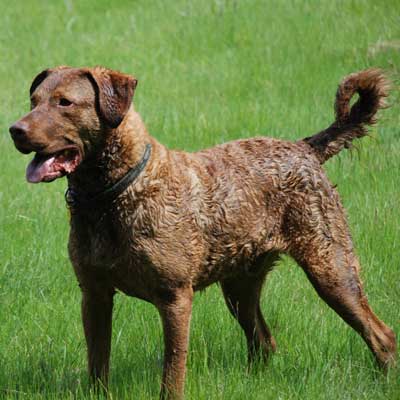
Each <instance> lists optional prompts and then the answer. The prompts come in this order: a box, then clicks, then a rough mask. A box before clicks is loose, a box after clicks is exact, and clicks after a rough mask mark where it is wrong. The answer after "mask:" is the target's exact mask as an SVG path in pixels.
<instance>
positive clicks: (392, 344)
mask: <svg viewBox="0 0 400 400" xmlns="http://www.w3.org/2000/svg"><path fill="white" fill-rule="evenodd" d="M310 237H311V240H310ZM298 240H299V241H298V242H297V245H296V251H295V252H294V253H295V254H292V255H293V256H294V258H295V259H296V261H297V262H298V263H299V264H300V265H301V266H302V268H303V269H304V271H305V273H306V274H307V276H308V278H309V280H310V281H311V283H312V285H313V286H314V288H315V289H316V291H317V292H318V294H319V296H320V297H321V298H322V299H323V300H324V301H325V302H326V303H327V304H328V305H329V306H330V307H331V308H333V309H334V310H335V311H336V312H337V313H338V314H339V315H340V316H341V318H342V319H343V320H344V321H345V322H346V323H348V324H349V325H350V326H351V327H352V328H353V329H354V330H355V331H356V332H358V333H359V334H360V335H361V336H362V338H363V339H364V341H365V342H366V343H367V345H368V347H369V348H370V349H371V351H372V353H373V354H374V356H375V358H376V360H377V362H378V364H379V365H380V366H381V367H384V368H385V367H387V366H389V365H390V364H394V362H395V353H396V339H395V335H394V333H393V331H392V330H391V329H390V328H388V327H387V326H386V325H385V324H384V323H383V322H382V321H381V320H379V319H378V317H377V316H376V315H375V314H374V312H373V311H372V309H371V307H370V305H369V304H368V300H367V298H366V296H365V294H364V291H363V287H362V283H361V280H360V278H359V275H358V272H359V263H358V260H357V257H356V256H355V255H354V251H353V248H352V243H351V239H350V237H349V236H348V235H347V234H341V235H335V240H333V239H327V237H326V236H325V235H321V234H318V233H316V232H314V235H304V236H302V237H300V238H299V239H298ZM299 242H300V243H299Z"/></svg>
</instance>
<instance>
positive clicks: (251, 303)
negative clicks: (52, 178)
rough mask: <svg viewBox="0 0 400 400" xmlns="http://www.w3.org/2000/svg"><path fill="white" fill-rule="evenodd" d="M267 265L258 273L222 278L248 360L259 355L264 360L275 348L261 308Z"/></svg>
mask: <svg viewBox="0 0 400 400" xmlns="http://www.w3.org/2000/svg"><path fill="white" fill-rule="evenodd" d="M276 259H277V257H276V258H275V257H274V260H272V259H269V260H268V264H270V265H271V266H272V263H273V261H275V260H276ZM270 268H271V267H270V266H265V264H264V266H263V269H262V270H261V271H260V272H259V273H258V274H254V275H253V274H249V273H247V272H246V273H242V274H240V275H238V276H236V277H231V278H229V279H225V280H223V281H221V287H222V291H223V294H224V297H225V302H226V304H227V306H228V309H229V311H230V312H231V314H232V315H233V316H234V317H235V318H236V320H237V321H238V322H239V324H240V326H241V327H242V329H243V331H244V333H245V335H246V339H247V348H248V360H249V363H251V362H252V361H253V360H254V359H256V358H257V357H258V356H261V358H262V359H264V360H267V359H268V356H269V355H270V353H271V352H273V351H275V349H276V342H275V339H274V338H273V336H272V335H271V331H270V329H269V328H268V325H267V324H266V322H265V320H264V317H263V315H262V312H261V307H260V295H261V290H262V286H263V283H264V280H265V276H266V274H267V272H268V271H269V270H270ZM257 269H258V267H257ZM249 270H251V268H249Z"/></svg>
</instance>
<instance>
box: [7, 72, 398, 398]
mask: <svg viewBox="0 0 400 400" xmlns="http://www.w3.org/2000/svg"><path fill="white" fill-rule="evenodd" d="M385 82H386V81H385V80H384V78H383V77H382V75H381V74H380V73H379V72H377V71H373V70H372V71H366V72H361V73H359V74H354V75H351V76H350V77H349V78H347V79H346V80H345V81H344V83H343V84H342V85H341V86H340V88H339V92H338V100H337V121H336V125H335V129H333V128H330V129H328V130H327V131H325V132H322V133H320V134H319V135H317V136H315V137H313V138H310V139H307V140H306V141H298V142H297V143H292V142H289V141H285V140H277V139H270V138H253V139H247V140H236V141H233V142H230V143H225V144H222V145H220V146H216V147H213V148H210V149H206V150H202V151H199V152H196V153H187V152H183V151H173V150H170V149H168V148H166V147H165V146H163V145H162V144H161V143H159V142H158V141H157V140H156V139H155V138H153V137H152V136H150V135H149V133H148V132H147V129H146V127H145V124H144V123H143V121H142V119H141V118H140V116H139V114H138V113H137V112H136V111H135V110H134V108H133V106H131V107H129V106H130V104H131V100H132V95H133V92H134V90H135V87H136V80H135V79H134V78H133V77H130V76H128V75H125V74H121V73H118V72H116V71H111V70H106V69H102V68H94V69H88V68H82V69H73V68H70V69H68V68H67V69H65V68H64V69H58V70H57V69H56V70H50V71H48V72H46V73H43V74H41V75H40V76H39V78H37V79H36V80H35V85H36V87H34V88H33V92H32V99H31V100H32V111H31V112H30V113H28V114H27V115H26V116H25V117H23V118H21V119H20V120H19V121H18V122H17V123H16V124H14V126H13V127H11V128H10V131H11V134H12V136H13V139H14V142H15V145H16V147H17V148H18V149H19V150H20V151H22V152H25V153H26V152H29V151H36V152H39V153H42V154H49V153H51V154H53V153H56V154H59V152H60V150H62V149H65V148H66V146H67V148H68V149H69V152H68V153H67V154H66V155H65V157H68V154H70V155H71V152H72V154H73V155H74V154H75V155H74V158H73V160H76V159H78V155H77V154H78V153H79V155H80V157H81V159H82V162H81V163H80V164H79V165H78V166H77V167H76V168H75V169H72V170H71V169H69V175H68V181H69V186H70V187H71V189H73V190H75V191H76V192H78V193H88V194H95V193H98V192H101V191H102V190H104V188H105V187H109V186H110V185H113V184H114V183H115V182H117V181H119V180H120V179H121V178H122V177H123V176H124V175H125V174H126V173H127V172H128V171H129V170H130V168H131V167H132V166H135V165H137V163H138V162H139V161H140V160H141V159H142V157H143V153H144V150H145V147H146V145H147V144H151V149H152V151H151V157H150V159H149V160H148V163H147V165H146V167H145V168H144V170H143V171H142V173H141V174H140V175H139V176H138V178H137V180H136V181H135V182H133V183H132V184H131V185H130V186H129V188H127V190H125V191H124V192H123V193H121V194H120V195H119V196H118V197H116V198H115V199H114V200H113V201H110V203H108V204H107V207H103V205H101V206H100V205H99V204H96V203H93V205H92V207H90V208H89V209H88V208H87V207H84V208H81V207H79V204H78V205H76V206H74V207H72V209H71V232H70V239H69V255H70V258H71V261H72V264H73V267H74V270H75V273H76V276H77V278H78V281H79V284H80V287H81V290H82V320H83V325H84V332H85V336H86V342H87V349H88V367H89V372H90V375H91V377H92V379H93V380H94V381H95V382H96V381H97V380H98V379H101V380H102V381H103V383H104V384H106V382H107V376H108V369H109V359H110V350H111V321H112V308H113V296H114V294H115V291H116V290H119V291H122V292H124V293H126V294H128V295H130V296H135V297H139V298H142V299H144V300H147V301H148V302H150V303H152V304H154V305H155V306H156V307H157V308H158V311H159V313H160V316H161V319H162V323H163V329H164V342H165V352H164V372H163V378H162V390H161V398H163V399H165V398H169V399H174V400H176V399H178V398H181V397H182V396H183V387H184V378H185V364H186V357H187V351H188V342H189V325H190V318H191V312H192V301H193V296H194V292H195V291H198V290H201V289H204V288H205V287H207V286H209V285H211V284H212V283H215V282H219V284H220V286H221V289H222V292H223V295H224V298H225V301H226V304H227V306H228V309H229V311H230V312H231V314H232V315H233V317H234V318H235V319H236V320H237V321H238V322H239V324H240V326H241V327H242V329H243V331H244V334H245V335H246V339H247V348H248V358H249V361H252V360H254V359H255V358H258V357H259V356H261V357H262V358H263V359H265V360H266V359H267V358H268V356H269V354H270V353H271V352H273V351H274V350H275V347H276V343H275V339H274V338H273V336H272V333H271V331H270V329H269V327H268V325H267V323H266V321H265V320H264V317H263V315H262V312H261V308H260V296H261V290H262V286H263V283H264V281H265V278H266V276H267V274H268V272H269V271H270V270H271V269H272V267H273V265H274V263H275V262H276V260H277V259H279V256H280V254H283V253H285V254H289V255H290V256H292V257H293V258H294V259H295V260H296V261H297V263H298V264H299V265H300V266H301V267H302V268H303V270H304V271H305V273H306V274H307V276H308V278H309V280H310V281H311V283H312V285H313V286H314V287H315V289H316V290H317V292H318V294H319V295H320V296H321V298H322V299H323V300H324V301H325V302H326V303H327V304H328V305H329V306H330V307H331V308H332V309H333V310H335V311H336V312H337V313H338V314H339V315H340V316H341V318H343V320H344V321H346V322H347V323H348V324H349V325H350V326H351V327H352V328H353V329H354V330H355V331H356V332H358V333H359V334H360V335H361V336H362V338H363V339H364V341H365V342H366V344H367V345H368V346H369V348H370V349H371V351H372V353H373V354H374V356H375V358H376V360H377V361H378V363H379V364H380V365H381V366H382V367H384V368H386V367H387V366H389V365H392V364H394V362H395V356H396V338H395V335H394V333H393V331H392V330H391V329H390V328H389V327H387V326H386V325H385V324H384V323H383V322H382V321H381V320H380V319H379V318H378V317H377V316H376V315H375V314H374V312H373V311H372V309H371V307H370V305H369V304H368V299H367V297H366V296H365V294H364V290H363V285H362V282H361V280H360V278H359V269H360V265H359V262H358V259H357V256H356V254H355V252H354V247H353V243H352V239H351V235H350V232H349V229H348V226H347V221H346V215H345V212H344V209H343V207H342V205H341V202H340V197H339V194H338V192H337V190H336V189H335V187H334V186H333V185H332V184H331V182H330V181H329V179H328V177H327V176H326V174H325V172H324V170H323V168H322V166H321V162H323V161H324V160H326V159H327V158H329V157H330V156H332V155H333V154H335V153H337V152H338V151H339V150H340V149H341V148H343V147H344V146H345V145H346V144H348V143H349V142H350V141H351V140H352V139H353V138H354V137H358V136H362V135H363V134H365V132H364V124H370V123H372V122H373V121H374V115H375V112H376V110H377V109H378V108H379V107H381V105H382V98H383V97H384V96H385V95H386V89H385V87H386V86H385ZM35 85H34V86H35ZM355 91H359V93H361V99H360V101H359V102H358V105H357V104H356V105H355V106H354V107H353V108H352V109H351V111H349V100H350V98H351V96H352V94H353V93H354V92H355ZM60 98H65V99H70V100H71V102H73V104H71V105H67V106H65V101H64V102H61V104H60V100H59V99H60ZM57 99H58V103H57ZM63 103H64V105H63ZM67 104H68V102H67ZM119 121H122V122H121V123H119ZM118 123H119V124H118ZM116 125H118V126H117V127H116ZM306 142H308V143H309V144H311V147H310V145H309V144H307V143H306ZM71 145H73V146H74V147H73V148H72V150H71ZM313 149H314V150H313ZM315 149H316V150H317V152H316V151H315ZM74 152H75V153H74ZM77 152H78V153H77ZM39 155H40V154H39ZM60 162H61V161H60ZM89 197H92V196H89ZM384 295H385V296H386V293H385V294H384ZM313 334H314V333H312V332H311V333H310V337H311V336H312V335H313ZM327 346H328V344H327ZM133 397H134V396H133Z"/></svg>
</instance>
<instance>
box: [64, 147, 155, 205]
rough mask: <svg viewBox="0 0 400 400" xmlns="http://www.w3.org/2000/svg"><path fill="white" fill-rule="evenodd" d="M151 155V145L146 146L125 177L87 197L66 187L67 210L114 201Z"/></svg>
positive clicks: (142, 168)
mask: <svg viewBox="0 0 400 400" xmlns="http://www.w3.org/2000/svg"><path fill="white" fill-rule="evenodd" d="M150 154H151V144H150V143H148V144H146V148H145V150H144V154H143V157H142V159H141V160H140V161H139V163H138V164H136V165H135V166H134V167H133V168H132V169H130V170H129V171H128V172H127V174H126V175H124V176H123V177H122V178H121V179H120V180H119V181H118V182H116V183H114V184H113V185H112V186H109V187H107V188H105V189H104V190H103V191H102V192H98V193H96V194H95V195H91V196H88V195H87V194H84V193H81V192H77V191H76V190H75V189H72V188H70V187H68V189H67V190H66V192H65V201H66V203H67V206H68V207H69V208H76V207H79V208H81V207H82V208H89V207H93V206H96V205H103V206H104V205H105V204H106V203H109V202H111V201H112V200H114V199H115V198H116V197H117V196H118V195H120V194H121V193H122V192H123V191H124V190H125V189H127V188H128V186H129V185H130V184H131V183H132V182H133V181H134V180H135V179H136V178H137V177H138V176H139V174H140V173H141V172H142V171H143V170H144V168H145V167H146V164H147V161H149V158H150Z"/></svg>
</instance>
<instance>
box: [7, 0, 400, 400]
mask: <svg viewBox="0 0 400 400" xmlns="http://www.w3.org/2000/svg"><path fill="white" fill-rule="evenodd" d="M2 3H3V4H2V5H3V7H2V9H3V11H2V15H1V24H0V54H1V59H0V92H1V97H0V115H1V118H0V127H1V132H2V134H1V135H0V149H1V157H0V363H1V366H0V398H1V399H3V398H4V399H89V398H92V397H93V395H92V394H91V393H90V392H89V390H88V386H87V376H86V365H85V363H86V362H85V351H86V350H85V343H84V338H83V332H82V327H81V322H80V290H79V288H78V285H77V283H76V279H75V277H74V274H73V271H72V268H71V266H70V263H69V260H68V256H67V251H66V242H67V235H68V217H67V211H66V208H65V205H64V197H63V191H64V190H65V185H66V182H65V180H60V181H57V182H55V183H53V184H51V185H44V184H42V185H36V186H34V185H28V184H27V183H26V182H25V178H24V176H25V168H26V165H27V163H28V159H29V158H30V157H29V156H28V157H26V156H22V155H20V154H19V153H17V152H16V151H15V149H14V147H13V145H12V143H11V140H10V138H9V135H8V126H9V125H10V124H11V122H13V121H14V120H16V119H17V118H18V117H19V116H21V115H22V114H24V113H25V112H26V111H27V110H28V106H29V99H28V89H29V86H30V83H31V80H32V78H33V77H34V76H35V74H36V73H38V72H40V71H41V70H42V69H44V68H46V67H49V66H55V65H59V64H67V65H73V66H81V65H97V64H100V65H106V66H109V67H111V68H115V69H119V70H122V71H125V72H128V73H132V74H134V75H135V76H136V77H137V78H138V80H139V86H138V89H137V92H136V95H135V104H136V107H137V109H138V110H139V111H140V113H141V114H142V116H143V118H144V120H145V121H146V123H147V125H148V128H149V130H150V132H151V133H152V134H153V135H154V136H155V137H157V138H158V139H159V140H160V141H161V142H162V143H164V144H166V145H168V146H170V147H174V148H182V149H186V150H196V149H200V148H202V147H206V146H211V145H214V144H217V143H221V142H224V141H227V140H231V139H236V138H240V137H251V136H255V135H268V136H275V137H280V138H288V139H295V138H301V137H305V136H307V135H310V134H313V133H315V132H317V131H318V130H320V129H322V128H324V127H326V126H327V125H328V124H329V123H330V122H331V121H332V118H333V110H332V105H333V98H334V93H335V90H336V85H337V84H338V82H339V80H340V79H341V78H342V77H343V76H344V75H346V74H348V73H350V72H353V71H356V70H360V69H363V68H366V67H370V66H379V67H383V68H385V69H386V70H387V71H388V73H389V74H390V75H391V78H392V80H393V82H394V89H393V91H392V96H391V98H390V103H391V104H392V105H393V106H392V107H391V108H390V109H388V110H385V111H384V112H382V114H381V120H380V123H379V125H378V126H377V128H374V129H373V131H372V138H365V139H363V140H362V143H361V142H360V143H359V146H358V147H359V151H354V152H352V153H350V152H343V153H341V155H340V156H339V157H336V158H335V159H333V160H331V161H329V162H328V163H327V165H326V169H327V171H328V174H329V176H330V178H331V179H332V181H333V182H334V183H337V184H338V188H339V191H340V193H341V196H342V200H343V203H344V205H345V207H346V209H347V210H348V217H349V222H350V226H351V231H352V234H353V237H354V242H355V245H356V248H357V253H358V255H359V257H360V259H361V264H362V267H363V272H362V277H363V280H364V284H365V287H366V291H367V293H368V297H369V301H370V303H371V305H372V306H373V308H374V310H375V311H376V313H377V314H378V315H379V316H380V317H381V318H382V319H383V320H384V321H385V322H386V323H387V324H388V325H389V326H391V327H393V328H394V329H395V331H396V332H397V334H399V333H400V316H399V315H400V311H399V310H400V279H399V267H400V229H399V221H400V211H399V210H400V207H399V202H400V168H399V167H400V109H399V98H400V92H399V90H398V85H399V80H400V2H399V1H398V0H385V1H375V0H370V1H367V0H352V1H350V0H349V1H340V0H336V1H332V0H322V1H318V2H317V1H314V0H310V1H306V0H285V1H284V0H282V1H278V0H275V1H266V0H264V1H262V0H241V1H239V0H236V1H235V0H230V1H229V0H209V1H207V0H202V1H195V0H192V1H190V0H185V1H184V0H179V1H178V0H177V1H149V0H147V1H146V0H136V1H128V0H126V1H113V2H111V1H108V0H107V1H106V0H101V1H94V0H92V1H80V2H78V1H73V0H65V1H45V0H42V1H33V0H29V1H14V2H11V3H8V4H7V7H5V1H4V0H3V1H2ZM263 310H264V313H265V316H266V319H267V321H268V322H269V324H270V326H271V329H272V331H273V334H274V335H275V338H276V340H277V343H278V352H277V353H276V354H275V355H274V357H273V358H272V359H271V362H270V363H269V365H268V366H263V365H257V367H256V368H255V369H254V370H253V371H251V372H248V371H247V369H246V350H245V340H244V337H243V336H242V333H241V331H240V328H239V327H238V325H237V324H236V322H234V321H233V320H232V318H231V317H230V316H229V314H228V312H227V310H226V308H225V305H224V302H223V299H222V296H221V294H220V290H219V288H218V287H216V286H214V287H211V288H209V289H207V290H206V292H205V293H204V294H199V295H197V297H196V300H195V305H194V313H193V321H192V331H191V332H192V333H191V344H190V354H189V360H188V374H187V379H186V395H187V398H188V399H307V400H309V399H332V400H338V399H357V400H359V399H374V400H375V399H376V400H378V399H382V400H383V399H393V400H395V399H400V378H399V376H400V375H399V371H398V370H397V371H392V372H391V373H390V374H389V375H388V376H387V377H385V376H383V375H382V374H381V373H380V372H379V371H377V370H376V368H375V366H374V362H373V360H372V357H371V355H370V352H369V351H368V349H367V347H366V346H365V345H364V343H363V342H362V340H361V339H360V338H359V337H358V336H357V335H356V334H355V333H354V332H353V331H352V330H351V329H350V328H349V327H348V326H347V325H345V324H344V323H343V322H342V321H341V320H340V319H339V317H338V316H337V315H336V314H335V313H334V312H333V311H331V310H330V309H329V308H328V307H327V306H326V305H325V304H324V303H323V302H322V301H321V300H319V298H318V297H317V295H316V293H315V292H314V290H313V289H312V287H311V285H310V284H309V282H308V281H307V279H306V277H305V275H304V273H303V272H302V271H301V269H300V268H299V267H297V266H296V265H295V264H294V263H293V262H292V261H291V260H290V259H284V260H283V261H282V262H281V263H280V265H279V266H278V267H277V268H276V270H275V271H273V272H272V273H271V274H270V276H269V280H268V281H267V284H266V286H265V289H264V293H263ZM112 346H113V352H112V370H111V384H110V397H111V398H112V399H150V398H157V396H158V391H159V381H160V374H161V367H162V336H161V324H160V321H159V317H158V314H157V312H156V310H155V308H153V307H152V306H150V305H148V304H145V303H144V302H141V301H139V300H136V299H131V298H128V297H126V296H123V295H118V296H116V307H115V314H114V331H113V344H112Z"/></svg>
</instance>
